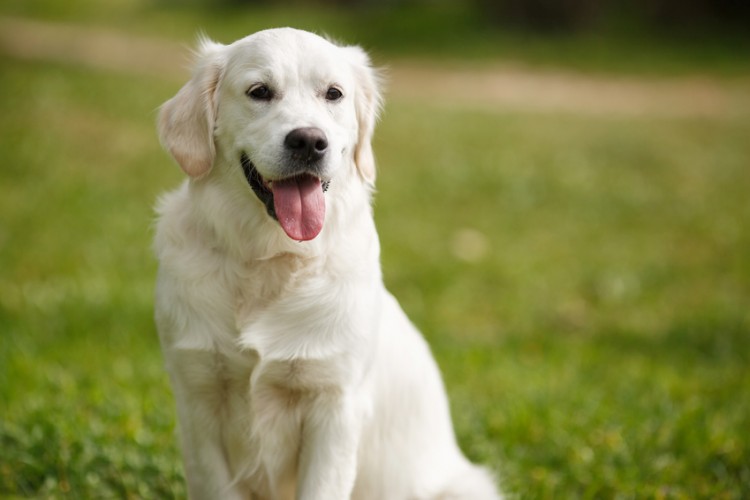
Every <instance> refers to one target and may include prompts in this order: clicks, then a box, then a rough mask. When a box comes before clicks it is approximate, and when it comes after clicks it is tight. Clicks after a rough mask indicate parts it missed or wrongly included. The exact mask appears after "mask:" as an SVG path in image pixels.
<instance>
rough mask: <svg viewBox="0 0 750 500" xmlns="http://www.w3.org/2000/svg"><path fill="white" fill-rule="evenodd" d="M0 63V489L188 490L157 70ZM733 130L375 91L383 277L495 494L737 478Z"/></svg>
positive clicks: (741, 337)
mask: <svg viewBox="0 0 750 500" xmlns="http://www.w3.org/2000/svg"><path fill="white" fill-rule="evenodd" d="M60 5H62V4H60ZM61 15H62V14H61ZM184 15H185V16H188V14H184ZM63 17H64V16H63ZM186 19H187V18H186ZM91 22H92V23H94V22H100V20H97V19H93V20H92V21H91ZM152 22H153V21H152ZM186 25H187V21H185V26H186ZM142 29H145V30H147V29H148V28H147V27H146V28H142ZM177 29H178V30H180V29H182V28H177ZM0 66H1V67H2V70H1V71H0V89H2V95H3V96H6V97H4V98H3V114H2V115H1V116H0V151H2V153H3V159H4V161H3V168H2V169H0V213H2V214H3V215H2V217H1V218H0V269H2V272H0V335H2V342H1V343H0V408H1V409H2V410H1V412H0V497H8V498H14V497H27V496H28V497H41V498H108V497H117V498H184V497H185V491H184V485H183V480H182V475H181V474H182V472H181V471H182V468H181V464H180V462H179V459H178V451H177V448H176V440H175V439H174V428H175V421H174V412H173V407H172V400H171V393H170V390H169V387H168V384H167V380H166V376H165V374H164V372H163V369H162V361H161V355H160V353H159V347H158V342H157V339H156V334H155V331H154V327H153V324H152V320H151V316H152V298H153V293H152V283H153V281H154V274H155V268H156V265H155V262H154V259H153V257H152V255H151V251H150V239H151V219H152V211H151V206H152V205H153V202H154V199H155V198H156V196H157V195H158V193H159V192H161V191H163V190H165V189H168V188H170V187H172V186H174V185H176V183H177V182H178V181H179V179H180V178H181V175H180V173H179V171H178V169H177V168H176V167H175V166H173V165H172V164H171V162H170V160H169V159H168V158H167V156H166V154H164V153H163V152H161V151H160V148H159V146H158V143H157V141H156V137H155V132H154V127H153V121H154V117H155V113H154V110H155V108H156V107H157V106H158V105H159V104H160V103H161V102H163V101H164V100H165V99H167V98H168V97H170V96H171V95H172V94H173V93H174V92H175V91H176V88H175V85H174V84H173V83H165V82H161V81H158V80H154V79H150V78H147V77H127V76H123V75H120V74H112V73H106V72H96V71H92V70H86V69H82V68H76V67H67V66H60V65H55V64H52V63H42V62H39V63H26V62H20V61H15V60H9V59H0ZM8 96H12V98H8ZM748 136H750V116H748V115H747V114H743V113H735V114H732V115H728V116H715V117H712V118H700V119H699V118H680V119H677V118H663V117H662V118H658V117H650V116H644V117H640V118H637V117H620V118H617V117H608V116H599V115H590V114H586V115H576V114H573V113H570V114H550V113H528V114H527V113H522V112H513V113H500V112H479V111H472V110H466V109H458V108H456V109H454V108H444V107H441V106H438V105H429V104H425V103H419V104H417V103H412V102H404V101H397V100H390V101H389V103H388V107H387V109H386V113H385V115H384V119H383V121H382V123H381V125H380V127H379V128H378V131H377V136H376V144H375V148H376V151H377V154H378V160H379V165H380V171H379V178H378V183H379V193H378V196H377V200H376V217H377V223H378V226H379V228H380V234H381V239H382V244H383V265H384V272H385V277H386V282H387V284H388V286H389V288H390V289H391V290H392V291H393V292H394V293H395V295H396V296H397V297H399V299H400V300H401V302H402V304H403V306H404V308H405V309H406V310H407V312H408V313H409V315H410V316H411V317H412V319H413V320H414V321H415V322H416V323H417V324H418V325H419V326H420V328H421V329H422V330H423V332H424V333H425V335H426V337H427V338H428V340H429V341H430V343H431V345H432V347H433V351H434V353H435V355H436V357H437V358H438V361H439V363H440V365H441V367H442V369H443V372H444V376H445V380H446V384H447V386H448V389H449V392H450V396H451V402H452V408H453V414H454V420H455V423H456V428H457V433H458V435H459V440H460V442H461V444H462V447H463V448H464V450H465V451H466V452H467V454H468V455H469V456H470V457H471V458H472V459H475V460H478V461H482V462H484V463H487V464H489V465H490V466H491V467H492V468H493V469H495V470H497V471H498V472H499V473H500V475H501V476H502V477H503V479H504V483H505V488H506V489H507V490H508V491H509V492H511V493H514V494H516V495H517V496H518V497H520V498H582V497H583V498H612V497H637V498H641V497H645V498H652V497H658V498H743V497H746V496H747V494H748V492H749V491H750V440H748V438H747V429H750V368H748V366H750V364H749V363H750V359H748V358H750V316H749V315H748V300H749V299H750V228H749V227H748V222H747V221H748V220H750V204H748V202H747V186H748V185H750V169H749V168H748V165H750V143H748V141H747V137H748Z"/></svg>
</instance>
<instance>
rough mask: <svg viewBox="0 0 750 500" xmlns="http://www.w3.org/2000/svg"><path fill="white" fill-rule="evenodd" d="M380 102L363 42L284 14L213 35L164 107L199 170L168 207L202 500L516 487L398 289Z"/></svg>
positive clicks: (164, 256) (191, 165) (165, 219)
mask: <svg viewBox="0 0 750 500" xmlns="http://www.w3.org/2000/svg"><path fill="white" fill-rule="evenodd" d="M380 107H381V94H380V91H379V76H378V73H377V72H376V70H374V69H373V68H372V65H371V63H370V60H369V58H368V56H367V54H366V53H365V52H364V51H363V50H362V49H361V48H359V47H357V46H341V45H337V44H335V43H333V42H331V41H329V40H327V39H324V38H322V37H319V36H317V35H315V34H312V33H308V32H305V31H300V30H295V29H292V28H280V29H271V30H265V31H261V32H258V33H255V34H252V35H250V36H247V37H245V38H243V39H241V40H238V41H236V42H234V43H232V44H230V45H222V44H219V43H216V42H213V41H210V40H208V39H203V40H202V41H201V43H200V44H199V48H198V50H197V53H196V62H195V67H194V70H193V73H192V77H191V78H190V80H189V81H188V82H187V83H186V84H185V85H184V86H183V87H182V88H181V89H180V90H179V92H178V93H177V94H176V95H175V96H174V97H173V98H171V99H170V100H168V101H167V102H166V103H164V104H163V106H162V107H161V108H160V111H159V117H158V130H159V135H160V139H161V142H162V144H163V146H164V147H165V149H167V150H168V151H169V153H170V154H171V155H172V157H173V158H174V159H175V160H176V162H177V164H178V165H179V166H180V167H181V168H182V170H183V171H184V172H185V173H186V174H187V177H188V178H187V179H186V180H185V182H184V183H183V184H182V185H181V186H180V187H179V188H178V189H176V190H175V191H173V192H170V193H167V194H166V195H164V196H162V198H161V199H160V200H159V203H158V206H157V213H158V221H157V223H156V231H155V244H154V245H155V251H156V254H157V257H158V260H159V272H158V278H157V284H156V293H155V295H156V306H155V309H156V313H155V316H156V324H157V329H158V332H159V338H160V343H161V348H162V351H163V354H164V358H165V365H166V370H167V372H168V374H169V378H170V383H171V387H172V390H173V394H174V397H175V401H176V407H177V415H178V422H179V431H180V441H181V451H182V455H183V461H184V468H185V476H186V480H187V486H188V491H189V494H190V497H191V498H192V499H194V500H200V499H211V500H215V499H264V500H265V499H269V500H271V499H290V498H298V499H305V500H338V499H346V498H352V499H357V500H366V499H373V500H381V499H383V500H401V499H403V500H406V499H409V500H411V499H472V500H477V499H497V498H499V497H500V494H499V491H498V490H497V488H496V486H495V479H494V478H493V477H492V475H491V474H490V473H489V471H487V470H486V469H484V468H481V467H479V466H477V465H474V464H472V463H470V462H469V461H468V460H467V459H466V458H465V457H464V455H463V454H462V453H461V451H460V449H459V447H458V445H457V443H456V438H455V435H454V431H453V427H452V423H451V418H450V412H449V407H448V401H447V397H446V393H445V389H444V387H443V382H442V379H441V376H440V372H439V370H438V367H437V365H436V363H435V361H434V359H433V357H432V355H431V353H430V350H429V348H428V346H427V344H426V343H425V341H424V339H423V338H422V336H421V334H420V333H419V332H418V331H417V329H416V328H415V327H414V326H412V324H411V323H410V322H409V320H408V319H407V317H406V315H405V314H404V313H403V312H402V310H401V308H400V306H399V305H398V303H397V302H396V300H395V299H394V298H393V297H392V296H391V295H390V294H389V293H388V292H387V291H386V289H385V287H384V285H383V281H382V276H381V269H380V264H379V251H380V250H379V242H378V236H377V233H376V230H375V225H374V222H373V213H372V208H371V199H372V195H373V186H374V181H375V161H374V157H373V151H372V147H371V138H372V135H373V129H374V126H375V122H376V119H377V115H378V112H379V110H380Z"/></svg>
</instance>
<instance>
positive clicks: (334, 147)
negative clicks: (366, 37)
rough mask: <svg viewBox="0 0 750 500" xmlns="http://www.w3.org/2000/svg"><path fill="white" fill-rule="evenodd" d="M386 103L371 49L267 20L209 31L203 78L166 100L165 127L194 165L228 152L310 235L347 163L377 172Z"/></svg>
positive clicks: (293, 227) (296, 234) (369, 175)
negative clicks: (226, 33)
mask: <svg viewBox="0 0 750 500" xmlns="http://www.w3.org/2000/svg"><path fill="white" fill-rule="evenodd" d="M378 105H379V95H378V90H377V86H376V77H375V74H374V72H373V70H372V69H371V68H370V65H369V60H368V58H367V56H366V55H365V53H364V52H363V51H362V50H361V49H359V48H358V47H339V46H336V45H334V44H332V43H330V42H328V41H327V40H325V39H323V38H320V37H318V36H316V35H314V34H312V33H307V32H304V31H299V30H293V29H288V28H283V29H275V30H267V31H262V32H259V33H256V34H254V35H251V36H249V37H246V38H244V39H242V40H239V41H237V42H235V43H233V44H231V45H228V46H223V45H219V44H216V43H213V42H208V41H204V42H203V43H202V47H201V49H200V54H199V60H198V64H197V66H196V69H195V71H194V74H193V78H192V79H191V80H190V81H189V82H188V83H187V84H186V85H185V86H184V87H183V88H182V89H181V90H180V92H179V93H178V94H177V96H175V97H174V98H172V99H171V100H169V101H168V102H167V103H165V105H164V106H163V108H162V111H161V115H160V133H161V137H162V141H163V142H164V144H165V145H166V147H167V148H168V149H169V150H170V152H171V153H172V155H173V156H174V157H175V159H176V160H177V162H178V163H179V164H180V166H181V167H182V168H183V170H185V172H186V173H187V174H188V175H190V176H191V177H195V178H198V177H203V176H206V175H211V170H212V167H213V166H214V163H215V162H216V161H223V162H224V163H226V164H228V168H229V169H235V170H234V171H235V173H236V177H237V178H240V179H241V178H244V180H245V182H246V184H247V188H248V189H251V190H252V192H253V193H255V196H256V197H257V198H258V200H259V202H260V203H261V204H262V205H260V206H264V207H265V211H266V212H267V214H268V216H269V217H272V218H274V219H276V220H278V222H279V223H280V225H281V227H282V228H283V229H284V231H285V232H286V234H287V235H288V236H289V237H290V238H293V239H295V240H300V241H303V240H310V239H313V238H315V237H316V236H317V235H318V233H319V232H320V231H321V229H322V227H323V224H324V221H325V205H326V194H325V191H326V190H327V189H328V187H329V186H330V184H331V183H335V182H336V179H337V177H339V178H341V176H342V171H346V169H357V171H358V172H359V174H360V179H361V180H362V181H364V182H369V183H372V182H373V181H374V175H375V171H374V160H373V157H372V150H371V147H370V139H371V136H372V129H373V126H374V122H375V118H376V116H375V115H376V112H377V108H378ZM217 158H219V160H217ZM223 167H226V165H223ZM347 173H348V172H347Z"/></svg>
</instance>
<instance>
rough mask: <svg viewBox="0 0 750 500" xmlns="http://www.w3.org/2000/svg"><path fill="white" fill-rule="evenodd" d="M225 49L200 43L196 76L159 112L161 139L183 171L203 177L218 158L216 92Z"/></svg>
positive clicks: (215, 44)
mask: <svg viewBox="0 0 750 500" xmlns="http://www.w3.org/2000/svg"><path fill="white" fill-rule="evenodd" d="M223 47H224V46H223V45H221V44H218V43H214V42H212V41H210V40H208V39H206V38H203V39H201V40H200V44H199V48H198V50H197V52H196V56H197V61H196V64H195V68H194V69H193V76H192V78H191V79H190V81H188V82H187V83H186V84H185V86H183V87H182V88H181V89H180V91H179V92H177V95H175V96H174V97H173V98H171V99H170V100H168V101H167V102H165V103H164V104H163V105H162V107H161V109H160V111H159V123H158V128H159V137H160V138H161V142H162V144H163V145H164V147H165V148H166V149H168V150H169V152H170V153H171V154H172V156H173V157H174V159H175V160H177V163H178V164H179V165H180V167H181V168H182V170H184V171H185V173H186V174H188V175H189V176H190V177H200V176H202V175H205V174H206V173H208V171H209V170H211V166H212V165H213V163H214V156H215V155H216V148H215V146H214V139H213V129H214V123H215V121H216V112H217V107H216V104H217V103H216V89H217V88H218V86H219V81H220V79H221V75H222V73H223V71H224V57H223V51H222V49H223Z"/></svg>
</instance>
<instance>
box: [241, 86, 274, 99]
mask: <svg viewBox="0 0 750 500" xmlns="http://www.w3.org/2000/svg"><path fill="white" fill-rule="evenodd" d="M247 95H248V96H250V97H251V98H252V99H255V100H256V101H268V100H270V99H271V98H272V97H273V92H271V89H269V88H268V87H267V86H266V85H254V86H252V87H250V88H249V89H248V91H247Z"/></svg>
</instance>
